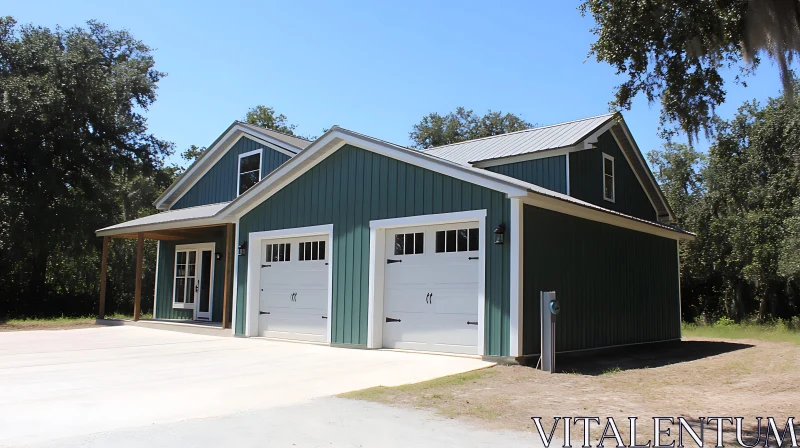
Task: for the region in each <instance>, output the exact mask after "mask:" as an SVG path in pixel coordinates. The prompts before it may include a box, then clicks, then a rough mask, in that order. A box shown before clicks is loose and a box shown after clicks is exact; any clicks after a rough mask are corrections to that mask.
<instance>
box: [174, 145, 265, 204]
mask: <svg viewBox="0 0 800 448" xmlns="http://www.w3.org/2000/svg"><path fill="white" fill-rule="evenodd" d="M256 154H258V180H256V184H257V183H258V181H260V180H261V164H263V163H264V148H258V149H255V150H253V151H248V152H243V153H241V154H239V158H238V160H237V162H236V197H239V196H241V194H240V193H239V190H240V189H241V188H242V185H241V181H242V159H244V158H245V157H250V156H254V155H256ZM248 172H249V171H248ZM253 186H255V184H253ZM250 188H253V187H250ZM187 191H188V190H187ZM245 193H246V192H245Z"/></svg>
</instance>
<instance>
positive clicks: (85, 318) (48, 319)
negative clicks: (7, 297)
mask: <svg viewBox="0 0 800 448" xmlns="http://www.w3.org/2000/svg"><path fill="white" fill-rule="evenodd" d="M152 317H153V315H152V314H142V319H151V318H152ZM95 319H97V316H93V315H90V316H79V317H68V316H60V317H28V318H23V319H7V320H0V325H1V324H9V325H20V324H34V323H42V324H46V323H52V324H58V323H64V324H66V323H73V322H78V321H87V322H88V321H92V322H94V320H95ZM106 319H133V315H129V314H107V315H106Z"/></svg>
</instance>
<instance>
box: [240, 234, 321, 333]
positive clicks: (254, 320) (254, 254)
mask: <svg viewBox="0 0 800 448" xmlns="http://www.w3.org/2000/svg"><path fill="white" fill-rule="evenodd" d="M237 232H238V227H237ZM316 235H323V236H327V237H328V241H327V246H328V247H330V251H329V250H328V249H327V248H326V254H325V255H326V256H327V257H328V260H329V261H328V318H327V319H326V321H327V322H326V325H327V328H326V333H327V334H326V341H327V342H328V343H329V344H330V342H331V322H332V321H333V263H334V257H333V224H325V225H321V226H310V227H297V228H293V229H280V230H268V231H265V232H251V233H250V234H249V235H248V239H247V247H248V249H247V296H246V297H245V303H246V304H247V307H246V308H245V309H246V310H247V313H246V317H245V329H244V334H245V336H250V337H253V336H258V316H259V314H258V306H259V301H260V298H261V297H260V292H261V291H260V288H261V287H260V285H261V242H262V241H263V240H271V239H276V238H295V237H306V236H316ZM237 289H238V288H237ZM234 309H235V308H234ZM233 327H234V331H235V329H236V323H235V322H234V324H233Z"/></svg>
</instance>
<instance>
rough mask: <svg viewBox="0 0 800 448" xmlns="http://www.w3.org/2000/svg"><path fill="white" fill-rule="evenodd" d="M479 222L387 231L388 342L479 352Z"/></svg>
mask: <svg viewBox="0 0 800 448" xmlns="http://www.w3.org/2000/svg"><path fill="white" fill-rule="evenodd" d="M478 232H479V225H478V223H477V222H474V223H457V224H443V225H432V226H417V227H408V228H397V229H388V230H387V231H386V248H385V250H386V252H385V254H386V259H385V260H381V262H383V263H386V266H385V274H384V275H385V291H384V305H383V307H384V319H383V323H382V324H383V346H384V347H387V348H399V349H409V350H425V351H436V352H448V353H462V354H478V338H479V334H478V286H479V281H478V266H479V265H480V263H479V262H478V256H479V255H478V254H479V250H480V248H479V247H478V245H479V244H480V240H481V239H480V237H479V233H478Z"/></svg>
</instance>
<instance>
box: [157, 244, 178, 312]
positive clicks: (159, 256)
mask: <svg viewBox="0 0 800 448" xmlns="http://www.w3.org/2000/svg"><path fill="white" fill-rule="evenodd" d="M159 264H161V240H156V274H155V276H156V277H155V279H156V281H154V282H153V283H154V285H153V319H157V317H156V310H158V265H159ZM172 281H175V280H174V279H173V280H172Z"/></svg>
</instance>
